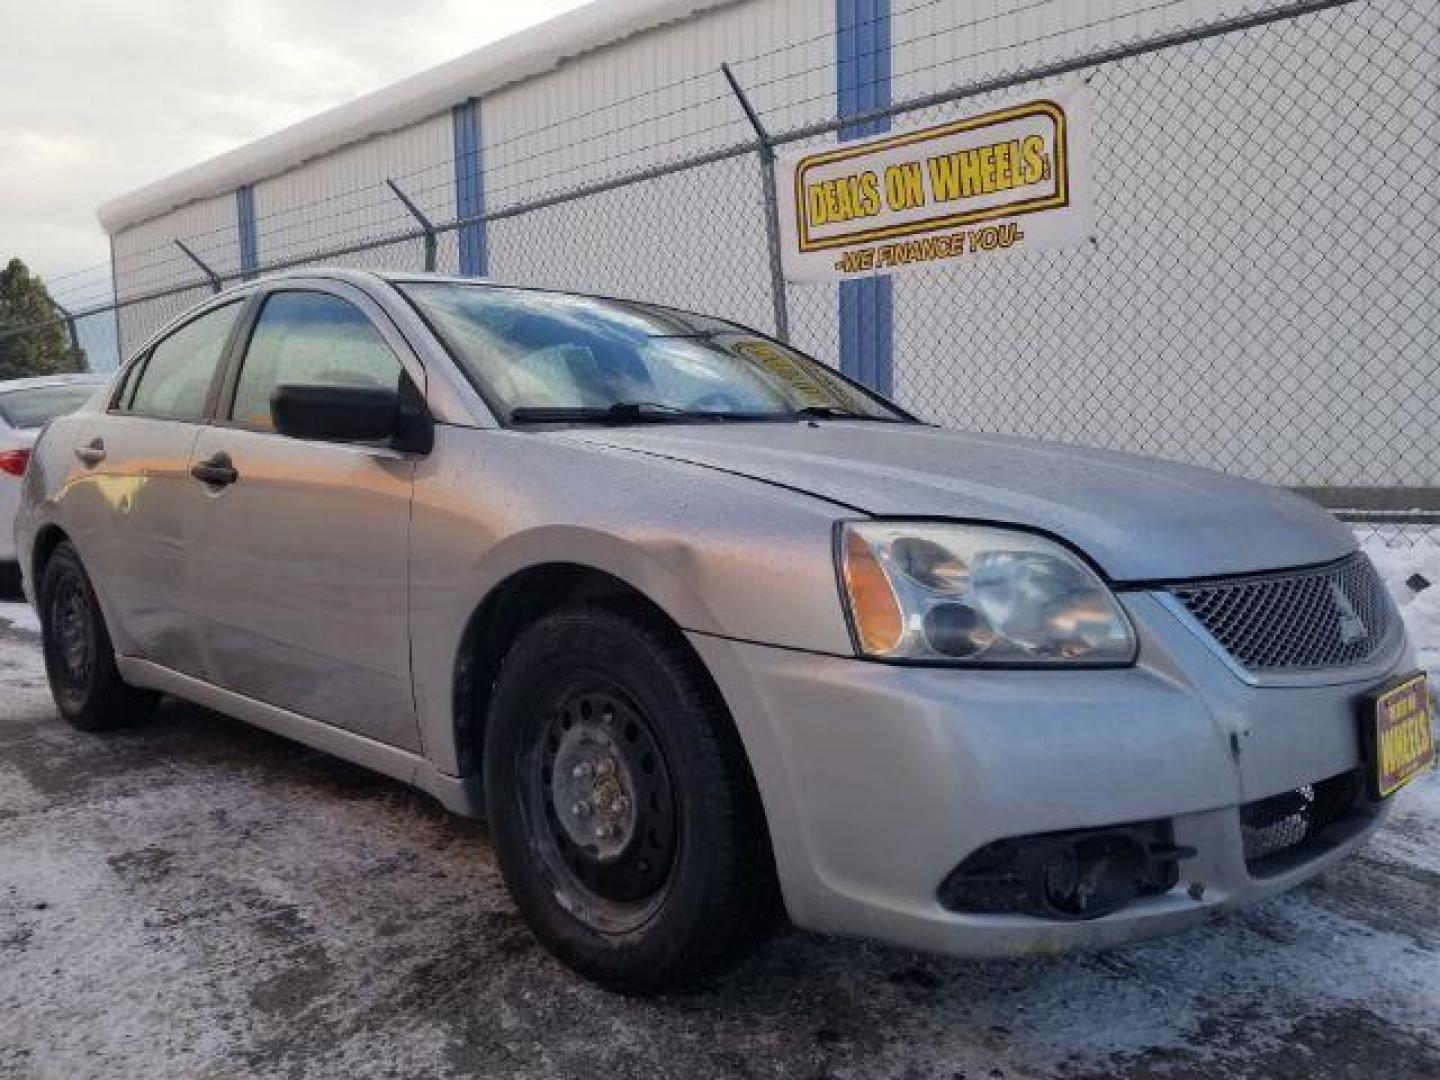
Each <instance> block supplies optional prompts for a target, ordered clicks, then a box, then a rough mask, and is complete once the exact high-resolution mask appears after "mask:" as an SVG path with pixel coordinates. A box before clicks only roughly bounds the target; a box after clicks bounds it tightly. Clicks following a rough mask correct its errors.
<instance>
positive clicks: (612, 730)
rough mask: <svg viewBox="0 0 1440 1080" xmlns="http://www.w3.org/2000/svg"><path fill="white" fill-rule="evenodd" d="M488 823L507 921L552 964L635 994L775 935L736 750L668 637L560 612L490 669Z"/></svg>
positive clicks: (630, 622)
mask: <svg viewBox="0 0 1440 1080" xmlns="http://www.w3.org/2000/svg"><path fill="white" fill-rule="evenodd" d="M485 786H486V800H487V808H488V813H489V817H490V822H491V828H492V830H493V832H494V837H495V847H496V852H497V856H498V858H499V861H500V867H501V870H502V871H503V873H504V875H505V880H506V882H507V884H508V885H509V886H510V890H511V892H512V894H513V895H514V897H515V900H516V903H517V904H518V905H519V907H520V911H521V914H522V915H524V917H525V919H526V920H527V922H528V923H529V924H530V927H531V928H532V930H534V932H535V934H536V936H537V937H538V938H539V939H540V941H541V943H542V944H544V945H545V947H546V948H548V949H549V950H550V951H551V952H552V953H554V954H555V955H556V956H557V957H558V958H559V959H560V960H562V961H563V962H564V963H566V964H568V965H569V966H570V967H572V968H574V969H575V970H577V971H579V972H580V973H581V974H583V975H586V976H588V977H589V978H592V979H594V980H596V981H598V982H600V983H603V984H605V985H607V986H609V987H611V988H613V989H618V990H623V991H627V992H632V993H645V992H653V991H657V990H661V989H664V988H667V987H670V986H674V985H677V984H683V983H686V982H690V981H693V980H695V979H697V978H700V977H703V976H704V975H707V974H709V973H711V972H714V971H716V970H717V969H719V968H722V967H724V966H725V965H727V964H729V963H731V962H733V961H735V960H736V959H738V958H739V957H741V956H743V955H744V954H745V953H746V952H747V951H749V949H751V948H752V947H753V946H754V945H755V944H757V943H758V942H759V941H760V940H761V939H762V938H763V937H764V935H765V933H766V932H767V931H768V930H769V929H770V928H771V927H772V926H773V924H774V921H775V918H776V916H777V914H778V911H779V900H778V891H777V888H776V885H775V878H774V869H773V865H772V861H771V856H770V851H769V844H768V840H767V838H766V834H765V827H764V820H763V815H762V813H761V810H760V805H759V798H758V795H757V793H756V791H755V785H754V781H753V779H752V778H751V776H750V772H749V768H748V766H747V764H746V762H745V759H744V754H743V751H742V749H741V747H740V742H739V738H738V736H737V735H736V733H735V731H734V728H733V726H732V725H731V722H730V718H729V716H728V715H727V714H726V712H725V709H724V706H723V704H722V703H721V702H720V701H719V699H718V696H717V695H716V693H715V690H714V688H713V686H711V685H710V683H709V680H708V678H707V677H706V676H705V673H704V672H703V670H701V669H700V668H699V665H698V663H697V662H696V661H695V659H694V658H693V656H692V655H691V654H690V653H689V652H688V651H687V650H686V649H684V647H683V644H682V643H681V642H679V641H676V640H675V638H674V636H673V633H672V632H670V631H669V629H668V628H666V627H663V626H659V625H657V624H656V623H655V622H653V621H651V620H650V619H648V618H646V617H645V616H644V615H643V614H642V613H638V612H637V613H620V612H615V611H610V610H606V609H599V608H584V609H576V610H571V611H562V612H559V613H556V614H553V615H549V616H546V617H545V618H543V619H541V620H540V621H539V622H537V623H535V624H534V625H533V626H531V627H530V628H528V629H527V630H525V631H524V632H523V633H522V634H521V635H520V637H519V639H518V640H517V641H516V643H515V645H514V647H513V648H512V650H511V652H510V653H509V655H508V656H507V657H506V659H505V662H504V664H503V666H502V668H501V671H500V675H499V678H498V680H497V682H496V687H495V695H494V699H493V703H492V707H491V710H490V717H489V721H488V723H487V731H486V741H485Z"/></svg>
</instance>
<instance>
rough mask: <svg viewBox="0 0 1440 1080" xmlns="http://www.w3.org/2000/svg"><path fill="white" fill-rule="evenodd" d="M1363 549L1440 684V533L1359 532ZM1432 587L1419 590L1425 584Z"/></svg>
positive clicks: (1423, 661)
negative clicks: (1383, 580)
mask: <svg viewBox="0 0 1440 1080" xmlns="http://www.w3.org/2000/svg"><path fill="white" fill-rule="evenodd" d="M1356 531H1357V532H1358V533H1359V534H1360V538H1361V546H1362V547H1363V548H1364V549H1365V553H1366V554H1367V555H1369V556H1370V561H1371V562H1373V563H1374V564H1375V568H1376V569H1377V570H1378V571H1380V576H1381V577H1382V578H1384V579H1385V584H1386V585H1388V586H1389V588H1390V593H1391V595H1392V596H1394V597H1395V602H1396V603H1398V604H1399V605H1400V614H1401V615H1403V616H1404V617H1405V625H1406V628H1407V629H1408V630H1409V632H1410V640H1411V642H1413V643H1414V645H1415V651H1416V654H1417V656H1418V657H1419V660H1420V663H1421V664H1422V665H1423V666H1424V667H1425V668H1426V669H1427V670H1429V672H1430V673H1431V675H1432V677H1434V678H1435V679H1437V680H1440V529H1433V528H1421V527H1404V526H1387V527H1381V528H1373V529H1365V528H1361V529H1357V530H1356ZM1417 577H1418V578H1420V579H1422V580H1423V582H1428V583H1429V584H1428V587H1422V588H1420V589H1418V591H1417V589H1416V588H1415V586H1416V585H1421V584H1422V581H1415V582H1414V584H1413V585H1412V584H1409V582H1411V580H1412V579H1414V578H1417Z"/></svg>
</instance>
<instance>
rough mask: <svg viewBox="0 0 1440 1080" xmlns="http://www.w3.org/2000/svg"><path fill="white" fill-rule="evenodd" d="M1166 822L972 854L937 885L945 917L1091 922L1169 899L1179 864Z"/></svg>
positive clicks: (1006, 843) (1180, 851) (999, 844)
mask: <svg viewBox="0 0 1440 1080" xmlns="http://www.w3.org/2000/svg"><path fill="white" fill-rule="evenodd" d="M1194 854H1195V852H1194V851H1193V849H1189V848H1180V847H1176V846H1175V844H1174V843H1173V837H1172V833H1171V829H1170V825H1169V823H1168V822H1148V823H1144V824H1141V825H1136V826H1118V827H1115V828H1111V829H1093V830H1077V831H1074V832H1065V833H1050V834H1046V835H1039V836H1030V837H1021V838H1017V839H1013V840H999V841H996V842H995V843H992V844H987V845H986V846H985V847H983V848H981V849H980V850H978V851H976V852H975V853H974V854H972V855H971V856H970V857H969V858H968V859H966V860H965V861H964V862H963V863H961V864H960V865H959V866H958V867H956V868H955V870H953V871H952V872H951V873H950V875H949V876H948V877H947V878H946V879H945V881H944V882H942V883H941V886H940V902H941V903H942V904H944V905H945V906H946V907H947V908H949V909H951V910H952V911H960V912H966V913H974V914H1023V915H1035V916H1038V917H1041V918H1048V919H1066V920H1074V919H1098V918H1101V917H1102V916H1105V915H1110V914H1113V913H1114V912H1116V911H1119V910H1120V909H1121V908H1123V907H1125V906H1126V905H1127V904H1129V903H1131V902H1132V901H1133V900H1135V899H1137V898H1138V897H1141V896H1151V895H1156V894H1158V893H1163V892H1168V891H1169V890H1170V889H1172V888H1174V886H1175V884H1176V882H1178V881H1179V879H1180V870H1179V865H1178V864H1179V861H1180V860H1181V859H1185V858H1189V857H1191V856H1193V855H1194Z"/></svg>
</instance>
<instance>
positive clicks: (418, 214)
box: [385, 176, 435, 273]
mask: <svg viewBox="0 0 1440 1080" xmlns="http://www.w3.org/2000/svg"><path fill="white" fill-rule="evenodd" d="M385 183H386V184H387V185H388V186H389V188H390V190H391V191H393V192H394V193H395V197H396V198H397V199H399V200H400V201H401V202H402V203H404V204H405V209H406V210H409V211H410V213H411V215H412V216H413V217H414V218H415V220H416V221H418V222H419V223H420V228H421V229H422V230H424V232H425V270H426V272H427V273H429V272H433V271H434V269H435V226H434V225H433V224H431V222H430V219H429V218H428V217H426V216H425V214H424V213H423V212H422V211H421V210H420V208H419V207H418V206H416V205H415V204H414V203H413V202H411V201H410V197H409V196H408V195H406V194H405V192H403V191H401V190H400V185H399V184H397V183H395V181H394V180H391V179H390V178H389V177H388V176H387V177H386V178H385Z"/></svg>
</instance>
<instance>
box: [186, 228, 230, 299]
mask: <svg viewBox="0 0 1440 1080" xmlns="http://www.w3.org/2000/svg"><path fill="white" fill-rule="evenodd" d="M175 246H176V247H178V248H179V249H180V250H181V251H183V252H184V253H185V254H186V255H187V256H188V257H189V259H190V261H191V262H193V263H194V264H195V265H196V266H198V267H199V268H200V272H201V273H202V274H204V275H205V277H206V278H208V279H209V281H210V291H211V292H217V293H218V292H219V291H220V290H221V289H222V288H224V286H223V285H222V284H221V281H220V275H219V274H217V273H215V271H214V270H211V269H210V267H209V266H208V265H207V264H206V262H205V260H204V259H202V258H200V256H199V255H196V254H195V252H193V251H191V250H190V249H189V248H188V247H186V246H185V244H184V243H183V242H182V241H180V240H176V241H175Z"/></svg>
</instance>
